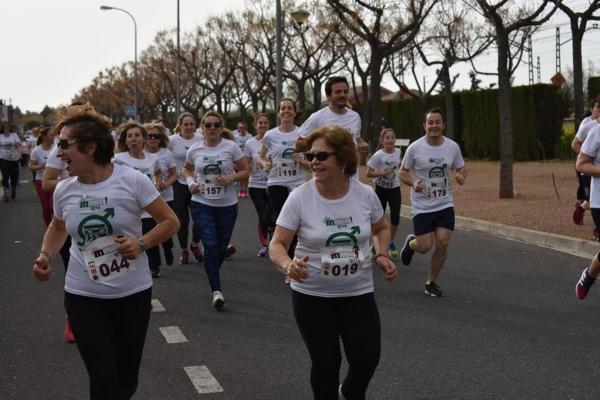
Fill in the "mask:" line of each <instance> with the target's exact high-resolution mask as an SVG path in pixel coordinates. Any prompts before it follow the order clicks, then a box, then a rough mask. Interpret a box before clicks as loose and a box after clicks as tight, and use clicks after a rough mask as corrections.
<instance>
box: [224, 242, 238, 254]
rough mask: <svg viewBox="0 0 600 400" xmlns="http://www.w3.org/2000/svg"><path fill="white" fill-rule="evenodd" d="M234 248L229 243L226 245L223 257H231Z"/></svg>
mask: <svg viewBox="0 0 600 400" xmlns="http://www.w3.org/2000/svg"><path fill="white" fill-rule="evenodd" d="M235 251H236V248H235V246H234V245H232V244H229V245H228V246H227V250H225V257H231V256H232V255H234V254H235Z"/></svg>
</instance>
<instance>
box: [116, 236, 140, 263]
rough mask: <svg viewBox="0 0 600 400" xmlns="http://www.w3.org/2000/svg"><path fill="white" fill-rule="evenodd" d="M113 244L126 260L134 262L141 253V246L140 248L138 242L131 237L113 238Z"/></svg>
mask: <svg viewBox="0 0 600 400" xmlns="http://www.w3.org/2000/svg"><path fill="white" fill-rule="evenodd" d="M115 243H116V244H117V250H119V253H121V255H122V256H123V257H125V258H126V259H128V260H135V259H136V258H137V256H139V255H140V253H141V252H142V246H140V243H139V242H138V240H137V239H136V238H133V237H131V236H120V237H118V238H115Z"/></svg>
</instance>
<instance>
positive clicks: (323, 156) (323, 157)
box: [304, 151, 335, 161]
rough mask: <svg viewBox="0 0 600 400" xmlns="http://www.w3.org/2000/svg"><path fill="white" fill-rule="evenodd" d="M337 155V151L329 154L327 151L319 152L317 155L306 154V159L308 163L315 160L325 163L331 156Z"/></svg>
mask: <svg viewBox="0 0 600 400" xmlns="http://www.w3.org/2000/svg"><path fill="white" fill-rule="evenodd" d="M333 155H335V151H332V152H331V153H328V152H326V151H319V152H317V153H304V157H306V160H307V161H312V160H314V159H315V158H316V159H317V160H319V161H325V160H327V159H328V158H329V156H333Z"/></svg>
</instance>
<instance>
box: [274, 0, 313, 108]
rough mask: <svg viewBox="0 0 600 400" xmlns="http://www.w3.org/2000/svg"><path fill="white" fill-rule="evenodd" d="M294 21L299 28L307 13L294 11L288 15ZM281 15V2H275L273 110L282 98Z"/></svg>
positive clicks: (278, 0) (306, 17) (279, 0)
mask: <svg viewBox="0 0 600 400" xmlns="http://www.w3.org/2000/svg"><path fill="white" fill-rule="evenodd" d="M290 15H291V16H292V18H293V19H294V21H296V23H297V24H298V25H300V26H302V24H303V23H305V22H306V20H307V19H308V16H309V15H310V14H309V13H308V11H304V10H296V11H293V12H292V13H290ZM282 32H283V13H282V11H281V0H277V2H276V4H275V33H276V36H277V48H276V51H275V52H276V54H277V69H276V71H275V77H276V82H277V83H276V93H275V108H276V109H277V105H278V104H279V102H280V101H281V99H282V98H283V50H282V47H283V38H282Z"/></svg>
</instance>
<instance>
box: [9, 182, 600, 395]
mask: <svg viewBox="0 0 600 400" xmlns="http://www.w3.org/2000/svg"><path fill="white" fill-rule="evenodd" d="M23 178H24V179H27V178H29V174H23ZM31 189H32V185H31V184H30V183H24V184H23V185H22V186H21V187H20V189H19V195H18V199H17V201H15V202H11V203H8V204H5V203H0V229H1V231H2V233H1V234H0V251H1V255H0V293H1V294H2V302H0V310H1V311H2V312H1V317H2V318H1V320H0V327H1V333H2V334H1V335H0V348H1V349H2V351H1V352H0V399H15V400H17V399H18V400H22V399H35V400H38V399H52V400H54V399H84V398H87V393H88V381H87V374H86V371H85V368H84V366H83V363H82V361H81V359H80V357H79V354H78V352H77V348H76V346H75V345H72V344H68V343H66V342H65V341H64V336H63V317H64V310H63V306H62V299H63V295H62V283H63V282H62V281H63V279H62V271H63V268H62V264H61V263H60V260H58V259H57V260H56V261H55V262H54V266H55V270H56V272H55V274H54V276H53V277H52V279H51V280H50V281H49V282H45V283H40V282H36V281H34V280H33V278H32V276H31V266H32V260H33V258H34V257H35V256H36V250H38V249H39V247H40V243H41V238H42V235H43V232H44V225H43V222H42V216H41V209H40V206H39V204H38V200H37V197H35V195H34V194H33V193H32V190H31ZM255 223H256V217H255V214H254V209H253V207H252V204H251V201H250V200H240V213H239V218H238V221H237V225H236V229H235V233H234V238H233V242H234V243H235V245H236V246H237V249H238V251H237V253H236V254H235V255H234V256H233V257H232V258H231V259H229V260H228V261H226V263H225V265H224V266H223V270H222V281H223V288H224V294H225V298H226V309H225V311H223V312H217V311H215V310H214V309H213V308H212V306H211V303H210V293H209V289H208V283H207V279H206V275H205V273H204V270H203V268H202V266H201V265H199V264H197V263H195V262H194V263H192V264H189V265H174V266H172V267H165V266H163V277H162V278H160V279H158V280H156V281H155V286H154V293H153V298H154V299H157V300H158V301H159V302H160V303H161V304H162V305H163V306H164V308H165V311H164V312H155V313H153V314H152V318H151V321H150V327H149V331H148V336H147V340H146V348H145V352H144V359H143V362H142V370H141V374H140V385H139V389H138V392H137V395H136V396H135V398H136V399H148V400H154V399H161V400H164V399H199V400H213V399H214V400H234V399H235V400H246V399H286V400H296V399H310V398H311V393H310V385H309V360H308V354H307V352H306V350H305V348H304V344H303V342H302V340H301V338H300V335H299V333H298V331H297V329H296V326H295V322H294V320H293V316H292V313H291V306H290V289H289V287H288V286H286V285H284V283H283V279H282V277H281V276H280V275H279V274H278V273H277V272H276V271H275V270H274V268H273V267H272V266H271V265H270V263H269V261H268V259H261V258H258V257H256V255H255V254H256V251H257V248H258V246H257V239H256V234H255ZM408 230H409V221H408V220H406V219H402V221H401V230H400V234H399V237H402V238H403V237H404V235H405V234H406V233H407V231H408ZM399 241H401V239H399ZM428 262H429V257H428V256H420V255H416V256H415V258H414V259H413V264H412V265H411V266H410V267H405V266H402V265H401V264H399V271H400V272H399V276H398V279H397V280H396V281H395V282H394V283H392V284H389V283H386V282H384V281H383V276H382V274H380V273H376V279H375V280H376V298H377V302H378V304H379V309H380V313H381V320H382V335H383V338H382V339H383V341H382V359H381V363H380V365H379V368H378V370H377V372H376V374H375V377H374V379H373V380H372V382H371V386H370V389H369V392H368V398H369V399H377V400H386V399H390V400H391V399H577V400H579V399H598V398H600V392H599V391H598V389H597V387H596V386H595V384H594V382H595V378H596V376H595V372H594V371H595V368H596V367H597V366H599V365H600V354H599V353H598V352H597V350H596V349H595V347H596V346H595V344H596V342H597V337H598V333H599V332H600V329H599V328H600V322H599V320H598V319H597V312H598V308H599V306H600V289H597V288H596V289H593V290H592V292H591V294H590V296H589V297H588V299H586V300H585V301H580V300H578V299H577V298H576V296H575V293H574V284H575V282H576V281H577V279H578V277H579V274H580V271H581V269H582V268H583V267H584V266H585V265H587V263H588V260H585V259H581V258H577V257H573V256H569V255H566V254H563V253H559V252H554V251H551V250H548V249H543V248H539V247H535V246H530V245H523V244H520V243H517V242H513V241H506V240H502V239H498V238H495V237H492V236H488V235H483V234H477V233H472V232H465V231H457V232H456V233H455V234H454V236H453V237H452V239H451V249H450V255H449V259H448V261H447V264H446V268H445V270H444V271H443V273H442V275H441V277H440V280H439V282H438V283H439V284H440V285H441V286H442V288H443V289H444V290H445V292H446V293H447V297H445V298H441V299H439V298H431V297H427V296H425V295H424V294H423V284H424V280H425V277H426V270H427V265H428ZM165 327H177V328H179V330H180V332H181V334H182V335H184V336H185V339H186V341H185V342H182V343H173V344H169V343H167V341H166V339H165V336H163V334H162V333H161V330H160V328H165ZM173 329H175V328H170V330H171V331H172V330H173ZM184 367H197V368H196V369H193V370H195V371H198V370H199V369H198V368H200V367H202V370H203V371H210V375H208V377H209V378H210V377H212V378H214V380H212V381H210V380H205V381H203V382H204V383H205V386H203V387H201V388H200V392H210V391H215V390H220V389H222V391H219V392H216V393H200V392H199V391H198V389H197V388H196V387H195V386H194V385H193V384H192V380H191V379H190V376H189V375H188V374H187V373H186V371H185V370H184ZM343 368H345V367H343ZM196 376H198V377H199V379H201V378H202V377H203V376H202V375H200V374H196ZM204 378H207V375H204ZM211 382H212V383H211Z"/></svg>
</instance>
